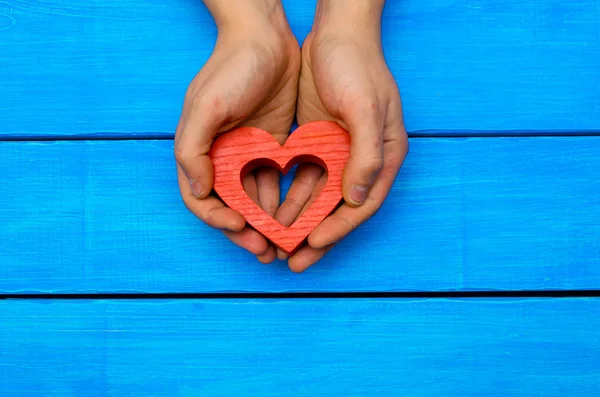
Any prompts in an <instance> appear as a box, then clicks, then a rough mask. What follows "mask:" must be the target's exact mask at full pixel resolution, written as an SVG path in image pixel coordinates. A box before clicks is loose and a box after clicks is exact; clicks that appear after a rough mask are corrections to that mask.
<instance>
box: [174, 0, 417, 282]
mask: <svg viewBox="0 0 600 397" xmlns="http://www.w3.org/2000/svg"><path fill="white" fill-rule="evenodd" d="M204 2H205V4H206V6H207V7H208V9H209V11H210V12H211V14H212V15H213V17H214V19H215V22H216V23H217V26H218V31H219V33H218V39H217V43H216V46H215V48H214V51H213V54H212V56H211V57H210V59H209V60H208V61H207V63H206V64H205V65H204V67H203V68H202V70H201V71H200V72H199V73H198V75H197V76H196V77H195V78H194V80H193V81H192V83H191V84H190V86H189V89H188V91H187V93H186V96H185V101H184V106H183V111H182V114H181V120H180V122H179V125H178V126H177V132H176V135H175V157H176V160H177V170H178V180H179V187H180V190H181V195H182V197H183V200H184V203H185V205H186V207H187V208H188V209H189V210H190V211H191V212H192V213H194V214H195V215H196V216H197V217H198V218H200V219H201V220H202V221H204V222H205V223H207V224H208V225H210V226H212V227H214V228H217V229H220V230H222V231H223V233H225V235H226V236H227V237H228V238H229V239H230V240H231V241H232V242H233V243H235V244H237V245H238V246H240V247H243V248H245V249H247V250H248V251H250V252H251V253H252V254H254V255H256V256H257V257H258V259H259V261H261V262H262V263H270V262H272V261H274V260H275V258H276V257H278V258H279V259H286V255H285V254H284V253H283V252H281V251H278V250H277V249H276V248H275V247H274V246H272V245H271V244H270V243H269V242H268V241H267V240H266V239H265V238H264V237H263V236H262V235H261V234H260V233H258V232H257V231H255V230H254V229H252V228H250V227H248V226H247V225H246V222H245V220H244V218H243V216H242V215H241V214H239V213H237V212H235V211H233V210H232V209H230V208H227V207H226V206H225V205H224V204H223V203H222V202H221V201H220V200H219V199H217V198H216V197H214V196H211V195H210V194H211V190H212V182H213V168H212V163H211V161H210V158H209V157H208V155H207V153H208V151H209V149H210V145H211V144H212V142H213V139H214V138H215V137H216V136H217V135H218V134H220V133H223V132H226V131H228V130H231V129H232V128H235V127H238V126H252V127H258V128H261V129H263V130H265V131H269V132H270V133H271V134H272V135H273V136H274V137H275V138H276V139H277V140H278V141H279V142H280V143H281V144H283V143H284V142H285V140H286V138H287V136H288V134H289V130H290V128H291V125H292V122H293V120H294V117H296V119H297V121H298V124H299V125H302V124H305V123H308V122H311V121H317V120H333V121H336V122H337V123H338V124H340V125H341V126H342V127H343V128H345V129H346V130H348V131H349V133H350V136H351V153H350V158H349V160H348V162H347V164H346V167H345V170H344V176H343V196H344V201H345V203H344V204H342V206H341V207H340V208H339V209H337V210H336V211H335V212H334V213H333V214H332V215H330V216H329V217H328V218H326V219H325V220H324V221H323V222H322V223H321V224H320V225H319V226H317V227H316V228H315V229H314V230H313V232H312V233H311V234H310V235H309V238H308V244H306V245H305V246H303V247H302V248H300V249H299V250H298V251H297V252H296V253H295V254H294V256H292V257H290V258H289V259H288V265H289V267H290V269H291V270H293V271H295V272H302V271H304V270H305V269H307V268H308V267H309V266H311V265H312V264H314V263H316V262H317V261H318V260H319V259H321V258H322V257H323V256H324V255H325V254H326V253H327V251H329V250H330V249H331V247H333V245H335V244H336V243H337V242H338V241H340V240H341V239H342V238H344V237H345V236H346V235H347V234H348V233H350V232H351V231H352V230H354V229H356V228H357V227H358V226H359V225H360V224H362V223H363V222H365V221H366V220H367V219H369V218H370V217H371V216H372V215H373V214H374V213H375V212H376V211H377V210H378V209H379V207H380V206H381V205H382V204H383V201H384V200H385V198H386V196H387V194H388V193H389V191H390V189H391V187H392V184H393V182H394V179H395V177H396V175H397V173H398V171H399V169H400V167H401V165H402V163H403V161H404V157H405V156H406V153H407V151H408V139H407V135H406V130H405V128H404V123H403V119H402V108H401V101H400V94H399V92H398V88H397V85H396V82H395V80H394V78H393V76H392V74H391V72H390V71H389V69H388V67H387V65H386V62H385V59H384V56H383V51H382V46H381V36H380V31H381V27H380V20H381V13H382V11H383V3H384V2H385V0H320V1H319V3H318V7H317V11H316V15H315V23H314V25H313V29H312V31H311V33H310V34H309V35H308V37H307V38H306V40H305V41H304V44H303V46H302V49H300V48H299V46H298V42H297V40H296V38H295V37H294V35H293V34H292V32H291V29H290V28H289V25H288V22H287V19H286V17H285V13H284V10H283V6H282V5H281V3H280V0H247V1H243V2H241V1H237V0H204ZM325 178H326V176H325V175H323V170H322V169H321V168H320V167H317V166H314V165H309V164H306V165H300V166H299V167H298V170H297V173H296V176H295V179H294V181H293V182H292V185H291V187H290V189H289V191H288V195H287V197H286V198H285V200H284V202H283V203H281V204H280V199H279V171H278V170H274V169H270V168H261V169H258V170H255V171H254V172H253V173H250V174H249V175H247V176H246V178H245V179H244V180H243V185H244V188H245V190H246V192H248V195H249V196H250V197H251V198H252V199H253V200H254V201H255V202H256V203H258V204H259V205H260V206H261V208H263V209H264V210H265V211H266V212H267V213H268V214H269V215H270V216H273V217H274V218H275V219H276V220H278V221H279V222H280V223H281V224H283V225H285V226H289V225H291V224H292V223H293V222H294V220H295V219H296V218H297V217H298V216H299V215H300V214H301V213H302V212H303V211H304V209H305V208H308V206H310V204H311V202H312V200H313V199H314V198H315V194H316V193H318V191H319V189H320V188H322V186H323V185H324V182H325Z"/></svg>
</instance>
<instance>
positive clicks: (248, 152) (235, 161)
mask: <svg viewBox="0 0 600 397" xmlns="http://www.w3.org/2000/svg"><path fill="white" fill-rule="evenodd" d="M209 156H210V157H211V159H212V162H213V167H214V184H213V186H214V189H215V191H216V192H217V194H218V195H219V196H220V197H221V199H222V200H223V201H224V202H225V204H227V205H228V206H229V207H230V208H232V209H234V210H235V211H237V212H239V213H241V214H242V215H243V216H244V218H245V219H246V222H248V224H250V225H251V226H252V227H254V228H255V229H256V230H258V231H259V232H260V233H261V234H263V235H264V236H265V237H266V238H267V239H269V240H270V241H271V242H273V244H275V245H276V246H277V247H279V248H280V249H282V250H283V251H284V252H285V253H287V254H288V255H292V254H293V253H294V252H295V251H296V250H297V249H298V248H299V247H300V245H301V244H302V243H303V242H304V240H305V239H306V237H307V236H308V234H309V233H310V232H311V231H312V230H313V229H314V228H315V227H316V226H317V225H318V224H319V223H321V222H322V221H323V219H325V217H326V216H328V215H329V214H330V213H331V212H332V211H333V210H334V209H335V208H336V207H337V205H338V204H339V203H340V201H341V200H342V173H343V170H344V166H345V165H346V161H347V160H348V157H349V156H350V136H349V135H348V133H347V132H346V131H345V130H344V129H343V128H341V127H340V126H339V125H338V124H336V123H334V122H331V121H318V122H313V123H308V124H304V125H302V126H301V127H299V128H298V129H296V131H294V132H293V133H292V134H291V135H290V137H289V138H288V139H287V141H286V143H285V144H284V145H283V146H281V145H280V144H279V142H277V141H276V140H275V139H274V138H273V137H272V136H271V135H270V134H269V133H267V132H266V131H263V130H261V129H258V128H252V127H241V128H237V129H235V130H233V131H230V132H228V133H226V134H223V135H221V136H220V137H219V138H218V139H217V140H215V142H214V143H213V145H212V146H211V150H210V152H209ZM305 162H311V163H315V162H316V163H317V164H319V165H321V166H322V167H323V168H324V169H325V170H326V172H327V181H326V183H325V185H324V186H323V189H322V191H321V194H319V195H318V197H316V199H315V200H314V202H313V203H312V205H310V206H309V207H308V208H307V209H306V211H305V212H304V213H303V214H302V215H301V216H299V217H298V218H297V219H296V220H295V222H293V223H292V224H291V226H289V227H285V226H283V225H282V224H281V223H279V222H277V221H276V220H275V219H274V218H272V217H270V216H268V215H267V213H266V212H265V211H263V210H262V208H261V207H260V206H259V205H258V204H257V203H256V202H254V201H253V200H252V199H251V198H250V197H249V196H248V194H246V191H245V190H244V187H243V186H242V178H243V176H244V175H245V173H248V172H250V171H251V170H253V169H256V168H257V167H261V166H263V167H264V166H270V167H273V168H277V169H280V170H283V171H284V173H285V172H287V171H288V170H289V169H290V168H292V167H293V165H294V164H297V163H305Z"/></svg>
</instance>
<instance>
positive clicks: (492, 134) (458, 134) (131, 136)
mask: <svg viewBox="0 0 600 397" xmlns="http://www.w3.org/2000/svg"><path fill="white" fill-rule="evenodd" d="M593 136H600V130H584V131H570V130H564V131H563V130H554V131H526V130H524V131H521V130H507V131H489V130H482V131H477V130H420V131H410V132H408V137H409V138H536V137H593ZM173 138H174V134H172V133H166V132H130V133H114V132H96V133H93V134H84V135H77V134H74V135H51V134H48V135H39V134H33V135H2V134H0V142H54V141H143V140H172V139H173Z"/></svg>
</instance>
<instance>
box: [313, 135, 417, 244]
mask: <svg viewBox="0 0 600 397" xmlns="http://www.w3.org/2000/svg"><path fill="white" fill-rule="evenodd" d="M407 150H408V146H407V141H406V140H403V139H400V138H399V139H397V140H394V141H389V142H386V147H385V150H384V155H385V156H386V162H385V163H384V166H383V170H382V171H381V173H380V174H379V176H378V178H377V180H376V181H375V184H374V185H373V187H372V188H371V190H370V192H369V195H368V196H367V199H366V200H365V202H364V204H363V205H361V206H360V207H351V206H349V205H346V204H343V205H342V206H341V207H340V208H338V209H337V210H336V211H335V212H334V213H333V214H332V215H330V216H329V217H327V218H326V219H325V220H324V221H323V222H321V223H320V224H319V225H318V226H317V227H316V228H315V229H314V230H313V231H312V233H311V234H310V235H309V237H308V243H309V245H310V246H312V247H314V248H323V247H326V246H328V245H330V244H333V243H335V242H338V241H340V240H341V239H342V238H344V237H345V236H346V235H348V234H349V233H350V232H352V231H353V230H355V229H356V228H357V227H358V226H360V225H361V224H362V223H364V222H365V221H367V220H368V219H369V218H370V217H371V216H373V215H374V214H375V213H376V212H377V211H378V210H379V208H380V207H381V205H382V204H383V202H384V200H385V198H386V197H387V195H388V193H389V191H390V190H391V188H392V185H393V183H394V180H395V179H396V175H397V174H398V171H399V170H400V166H401V165H402V162H403V161H404V157H405V155H406V151H407Z"/></svg>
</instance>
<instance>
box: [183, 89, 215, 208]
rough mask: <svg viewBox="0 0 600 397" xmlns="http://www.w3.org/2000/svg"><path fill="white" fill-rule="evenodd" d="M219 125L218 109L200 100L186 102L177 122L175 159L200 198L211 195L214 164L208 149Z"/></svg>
mask: <svg viewBox="0 0 600 397" xmlns="http://www.w3.org/2000/svg"><path fill="white" fill-rule="evenodd" d="M192 101H193V100H192ZM218 125H219V123H218V115H217V112H216V111H214V109H210V108H209V107H208V106H205V105H202V104H198V101H196V103H192V104H189V105H188V104H186V109H185V110H184V111H183V113H182V118H181V120H180V122H179V125H178V126H177V133H176V136H175V148H174V151H175V159H176V161H177V164H179V166H180V167H181V170H182V171H183V174H184V175H185V177H186V179H187V182H188V184H189V185H190V191H191V194H192V195H193V196H194V197H196V198H199V199H203V198H205V197H207V196H208V195H209V194H210V192H211V190H212V184H213V165H212V162H211V160H210V158H209V157H208V151H209V149H210V145H211V143H212V140H213V137H214V136H215V135H216V133H217V130H218Z"/></svg>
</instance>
